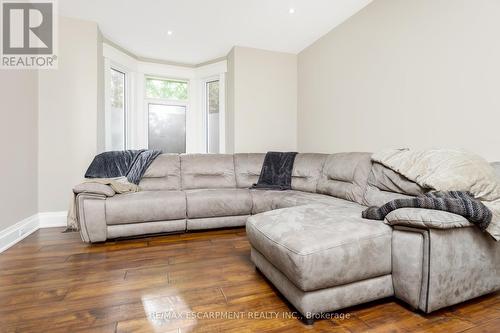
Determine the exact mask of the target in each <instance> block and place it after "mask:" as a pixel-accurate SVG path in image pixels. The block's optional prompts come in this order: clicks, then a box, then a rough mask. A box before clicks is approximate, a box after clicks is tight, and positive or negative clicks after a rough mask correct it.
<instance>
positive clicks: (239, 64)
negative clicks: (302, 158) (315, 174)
mask: <svg viewBox="0 0 500 333" xmlns="http://www.w3.org/2000/svg"><path fill="white" fill-rule="evenodd" d="M227 83H228V88H227V89H228V90H227V94H228V96H227V109H228V111H227V114H226V117H227V118H226V124H227V127H226V128H227V129H226V133H227V136H226V138H227V140H234V143H232V142H229V143H226V146H227V147H228V152H233V151H234V152H266V151H269V150H280V151H287V150H296V149H297V56H296V55H294V54H288V53H281V52H272V51H265V50H259V49H252V48H247V47H239V46H236V47H234V48H233V50H232V51H231V53H230V54H229V56H228V82H227ZM231 126H234V128H231ZM229 147H231V148H233V147H234V150H233V151H231V150H230V149H229Z"/></svg>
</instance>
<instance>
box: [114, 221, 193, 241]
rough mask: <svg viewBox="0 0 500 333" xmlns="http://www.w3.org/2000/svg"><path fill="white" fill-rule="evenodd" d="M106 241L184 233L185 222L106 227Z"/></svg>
mask: <svg viewBox="0 0 500 333" xmlns="http://www.w3.org/2000/svg"><path fill="white" fill-rule="evenodd" d="M107 231H108V239H114V238H120V237H131V236H139V235H149V234H158V233H169V232H184V231H186V220H172V221H155V222H144V223H128V224H115V225H108V227H107Z"/></svg>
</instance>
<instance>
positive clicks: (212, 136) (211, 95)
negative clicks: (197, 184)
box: [207, 81, 219, 154]
mask: <svg viewBox="0 0 500 333" xmlns="http://www.w3.org/2000/svg"><path fill="white" fill-rule="evenodd" d="M207 96H208V101H207V102H208V107H207V109H208V115H207V126H208V128H207V135H208V138H207V146H208V149H207V151H208V152H209V153H214V154H218V153H219V81H212V82H208V83H207Z"/></svg>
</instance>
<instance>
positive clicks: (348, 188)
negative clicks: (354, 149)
mask: <svg viewBox="0 0 500 333" xmlns="http://www.w3.org/2000/svg"><path fill="white" fill-rule="evenodd" d="M370 156H371V154H369V153H339V154H332V155H329V156H328V158H327V159H326V161H325V166H324V168H323V172H322V173H321V177H320V179H319V182H318V189H317V192H318V193H322V194H328V195H331V196H334V197H337V198H341V199H345V200H349V201H354V202H357V203H360V204H363V203H364V194H365V190H366V184H367V179H368V175H369V173H370V170H371V164H372V163H371V159H370Z"/></svg>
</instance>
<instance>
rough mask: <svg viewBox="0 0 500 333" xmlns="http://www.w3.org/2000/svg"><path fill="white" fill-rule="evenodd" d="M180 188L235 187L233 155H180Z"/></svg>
mask: <svg viewBox="0 0 500 333" xmlns="http://www.w3.org/2000/svg"><path fill="white" fill-rule="evenodd" d="M181 178H182V189H184V190H189V189H201V188H228V187H236V178H235V175H234V160H233V155H228V154H188V155H181Z"/></svg>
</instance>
